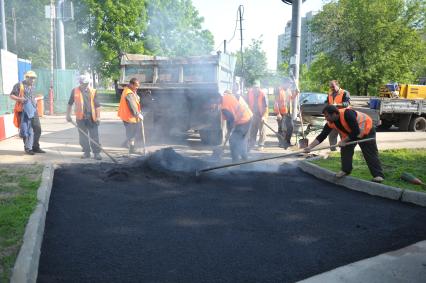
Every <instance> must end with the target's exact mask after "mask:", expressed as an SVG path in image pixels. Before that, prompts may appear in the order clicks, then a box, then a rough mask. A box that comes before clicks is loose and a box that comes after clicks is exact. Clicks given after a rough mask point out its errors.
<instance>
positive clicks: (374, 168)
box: [340, 128, 385, 178]
mask: <svg viewBox="0 0 426 283" xmlns="http://www.w3.org/2000/svg"><path fill="white" fill-rule="evenodd" d="M375 137H376V131H375V129H374V128H373V129H371V131H370V133H369V134H368V135H367V136H366V137H364V138H375ZM355 146H356V144H353V145H348V146H344V147H342V148H341V149H340V155H341V161H342V171H344V172H346V173H348V174H349V173H351V172H352V159H353V156H354V149H355ZM359 147H360V148H361V151H362V155H363V156H364V159H365V161H366V162H367V166H368V169H369V170H370V173H371V175H372V176H373V177H377V176H380V177H383V178H384V177H385V176H384V174H383V169H382V164H381V163H380V160H379V150H378V149H377V143H376V140H375V139H374V140H371V141H368V142H363V143H360V144H359Z"/></svg>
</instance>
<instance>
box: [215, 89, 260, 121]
mask: <svg viewBox="0 0 426 283" xmlns="http://www.w3.org/2000/svg"><path fill="white" fill-rule="evenodd" d="M222 109H224V110H227V111H229V112H230V113H232V116H234V124H235V125H241V124H245V123H247V122H248V121H250V119H251V117H252V116H253V114H252V113H251V112H250V109H248V108H247V107H244V105H243V104H241V103H240V102H238V100H237V99H236V98H235V96H233V95H232V94H225V95H223V97H222Z"/></svg>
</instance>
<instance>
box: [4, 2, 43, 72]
mask: <svg viewBox="0 0 426 283" xmlns="http://www.w3.org/2000/svg"><path fill="white" fill-rule="evenodd" d="M4 2H5V17H6V28H7V45H8V50H9V51H10V52H13V53H15V54H17V55H18V57H19V58H23V59H29V60H31V61H32V66H33V67H35V68H41V67H44V68H46V67H48V66H50V20H49V19H45V17H44V16H45V15H44V6H45V5H49V4H50V0H32V1H31V3H29V1H28V0H9V1H4ZM15 26H16V33H15V29H14V27H15ZM15 36H16V41H15Z"/></svg>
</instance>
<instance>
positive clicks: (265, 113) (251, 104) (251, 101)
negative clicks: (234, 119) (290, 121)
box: [248, 89, 269, 116]
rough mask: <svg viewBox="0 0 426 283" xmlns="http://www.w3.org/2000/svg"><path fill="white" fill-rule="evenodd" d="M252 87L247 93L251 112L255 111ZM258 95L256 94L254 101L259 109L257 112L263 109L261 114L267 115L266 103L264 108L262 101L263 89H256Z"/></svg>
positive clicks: (263, 99) (263, 97)
mask: <svg viewBox="0 0 426 283" xmlns="http://www.w3.org/2000/svg"><path fill="white" fill-rule="evenodd" d="M254 92H255V91H254V89H251V90H250V91H249V93H248V104H249V106H250V109H251V111H252V112H253V113H256V111H255V108H254V107H255V101H254V100H255V99H254ZM258 92H259V93H258V96H257V102H256V104H257V105H256V107H257V109H259V113H262V111H265V112H264V113H263V116H268V115H269V113H268V109H267V107H268V106H267V105H266V109H265V106H264V105H263V103H264V101H265V94H264V93H263V91H261V90H260V89H259V90H258Z"/></svg>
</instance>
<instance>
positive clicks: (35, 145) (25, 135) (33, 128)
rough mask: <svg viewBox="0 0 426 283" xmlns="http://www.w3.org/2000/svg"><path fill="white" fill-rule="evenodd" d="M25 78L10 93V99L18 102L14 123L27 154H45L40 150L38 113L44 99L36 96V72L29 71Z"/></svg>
mask: <svg viewBox="0 0 426 283" xmlns="http://www.w3.org/2000/svg"><path fill="white" fill-rule="evenodd" d="M24 77H25V79H24V80H23V81H22V82H19V83H17V84H15V86H14V87H13V89H12V92H11V93H10V98H11V99H13V100H15V101H16V103H15V108H14V110H13V112H14V119H13V120H14V121H13V123H14V125H15V126H16V127H17V128H19V135H20V137H22V139H23V141H24V150H25V153H26V154H29V155H34V153H45V151H44V150H42V149H41V148H40V143H39V140H40V136H41V125H40V118H39V117H38V113H37V100H39V99H43V97H42V96H37V97H36V96H35V95H34V82H35V80H36V78H37V74H36V73H35V72H34V71H28V72H26V73H25V74H24Z"/></svg>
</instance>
